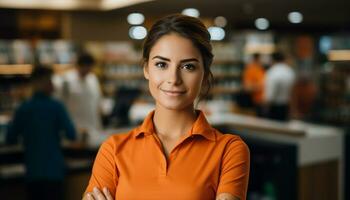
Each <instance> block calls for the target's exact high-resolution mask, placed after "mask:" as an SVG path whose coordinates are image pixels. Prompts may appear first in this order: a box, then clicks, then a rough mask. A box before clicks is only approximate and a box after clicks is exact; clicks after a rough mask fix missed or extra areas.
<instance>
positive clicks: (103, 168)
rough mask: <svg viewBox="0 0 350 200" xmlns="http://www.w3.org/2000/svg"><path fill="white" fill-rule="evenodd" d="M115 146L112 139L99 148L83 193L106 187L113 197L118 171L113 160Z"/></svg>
mask: <svg viewBox="0 0 350 200" xmlns="http://www.w3.org/2000/svg"><path fill="white" fill-rule="evenodd" d="M114 152H115V144H114V141H113V140H112V138H109V139H108V140H106V141H105V142H104V143H103V144H102V145H101V147H100V149H99V151H98V153H97V155H96V158H95V162H94V165H93V168H92V174H91V177H90V181H89V184H88V186H87V188H86V190H85V193H87V192H91V191H92V190H93V188H94V187H98V188H99V189H102V188H103V187H107V188H108V190H109V191H110V192H111V194H112V196H113V197H114V196H115V192H116V188H117V185H118V177H119V175H118V170H117V166H116V162H115V160H114Z"/></svg>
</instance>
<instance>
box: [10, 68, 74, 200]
mask: <svg viewBox="0 0 350 200" xmlns="http://www.w3.org/2000/svg"><path fill="white" fill-rule="evenodd" d="M52 74H53V72H52V69H50V68H48V67H45V66H36V67H34V69H33V72H32V74H31V82H32V84H33V96H32V97H31V98H30V99H28V100H27V101H25V102H23V103H22V104H21V105H20V106H19V107H18V108H17V109H16V111H15V114H14V117H13V120H12V122H11V123H10V124H9V128H8V131H7V134H6V142H7V143H8V144H15V143H17V142H18V139H19V138H21V142H22V144H23V148H24V162H25V166H26V175H25V179H26V182H27V184H28V185H27V193H28V194H27V195H28V197H29V198H28V199H43V200H44V199H63V180H64V175H65V164H64V157H63V152H62V149H61V138H62V136H63V133H64V134H65V136H66V137H67V138H68V139H70V140H75V139H76V130H75V127H74V125H73V123H72V121H71V119H70V117H69V115H68V113H67V111H66V109H65V107H64V105H63V104H62V103H61V102H59V101H58V100H55V99H54V98H52V97H51V94H52V92H53V84H52V82H51V77H52Z"/></svg>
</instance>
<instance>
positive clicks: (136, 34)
mask: <svg viewBox="0 0 350 200" xmlns="http://www.w3.org/2000/svg"><path fill="white" fill-rule="evenodd" d="M129 36H130V38H132V39H135V40H142V39H144V38H145V37H146V36H147V29H146V28H145V27H143V26H132V27H130V29H129Z"/></svg>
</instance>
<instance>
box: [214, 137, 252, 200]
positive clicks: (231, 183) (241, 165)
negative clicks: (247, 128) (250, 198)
mask: <svg viewBox="0 0 350 200" xmlns="http://www.w3.org/2000/svg"><path fill="white" fill-rule="evenodd" d="M249 169H250V155H249V149H248V146H247V145H246V144H245V143H244V142H243V141H242V140H235V141H233V142H231V143H230V144H228V146H227V149H226V151H225V154H224V156H223V159H222V163H221V175H220V181H219V186H218V189H217V194H220V193H230V194H232V195H234V196H237V197H239V198H240V200H245V199H246V193H247V189H248V180H249Z"/></svg>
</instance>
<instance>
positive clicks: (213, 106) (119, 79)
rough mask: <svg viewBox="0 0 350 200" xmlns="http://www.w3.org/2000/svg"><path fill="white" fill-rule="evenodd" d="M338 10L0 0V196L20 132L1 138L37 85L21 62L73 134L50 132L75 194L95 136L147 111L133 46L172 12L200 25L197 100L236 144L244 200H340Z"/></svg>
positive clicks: (170, 0) (342, 105)
mask: <svg viewBox="0 0 350 200" xmlns="http://www.w3.org/2000/svg"><path fill="white" fill-rule="evenodd" d="M349 8H350V1H346V0H318V1H311V0H306V1H301V0H297V1H287V0H280V1H273V0H264V1H262V0H215V1H213V0H201V1H199V0H187V1H183V0H154V1H152V0H128V1H126V0H125V1H124V0H46V1H43V0H17V1H10V0H0V19H1V21H0V197H1V199H6V200H7V199H11V200H15V199H18V200H19V199H26V191H28V188H27V186H26V183H27V182H28V178H27V176H28V174H26V169H27V167H26V165H27V162H28V161H27V159H28V157H26V156H28V154H26V151H28V148H26V147H25V146H24V145H23V141H22V142H21V140H24V141H25V137H23V136H22V137H21V135H20V134H21V133H15V135H16V134H18V138H19V142H17V143H11V144H10V143H9V142H8V141H7V137H8V136H7V135H8V133H9V132H11V131H9V130H10V129H11V128H10V127H11V126H12V125H11V124H13V126H16V124H15V123H14V122H15V120H14V119H15V116H16V115H17V114H15V113H17V112H16V110H18V109H19V107H20V106H21V105H23V103H24V102H27V101H29V100H31V99H33V98H35V97H36V96H35V94H36V93H38V88H37V87H33V85H32V84H31V83H32V79H31V73H32V71H33V69H34V68H36V67H37V66H38V65H39V64H45V65H46V66H49V68H51V69H52V70H53V72H54V73H53V75H52V76H50V77H49V78H50V79H51V80H52V86H53V88H52V89H53V91H51V93H49V94H48V96H52V97H53V98H54V99H56V101H58V102H60V103H62V105H64V107H65V108H66V109H67V112H68V115H69V118H70V119H71V121H72V123H73V125H74V127H75V130H76V131H75V132H76V136H77V140H76V141H73V142H71V141H68V140H67V139H65V138H64V137H63V136H64V135H62V140H61V138H57V140H59V141H60V142H61V144H62V146H61V150H62V152H63V157H64V161H65V164H66V168H65V176H64V178H63V179H62V180H63V183H64V184H63V186H62V187H63V190H62V191H63V192H62V193H63V196H62V197H61V198H62V199H67V200H70V199H80V198H81V195H82V193H83V191H84V189H85V187H86V186H87V182H88V179H89V176H90V172H91V167H92V162H93V160H94V157H95V155H96V153H97V150H98V148H99V145H100V144H101V142H102V141H103V140H105V139H106V138H107V137H108V136H109V135H110V134H115V133H121V132H126V131H128V130H131V129H132V128H134V127H135V126H137V125H138V124H139V123H140V122H141V121H142V120H143V118H144V117H145V116H146V115H147V113H148V112H149V111H151V110H152V109H153V108H154V102H153V99H152V97H151V96H150V94H149V92H148V84H147V82H146V80H145V79H144V78H143V74H142V66H141V65H140V61H141V54H142V49H141V48H142V42H143V39H144V38H145V37H146V36H147V31H148V30H149V29H150V26H151V25H152V24H153V23H154V22H155V21H156V20H157V19H159V18H161V17H163V16H166V15H168V14H172V13H183V14H186V15H190V16H194V17H198V18H199V19H200V20H201V21H202V22H203V23H204V24H205V25H206V26H207V28H208V30H209V32H210V35H211V40H212V45H213V53H214V55H215V56H214V61H213V64H212V66H211V70H212V72H213V75H214V84H213V87H212V89H211V91H210V93H209V95H208V97H207V98H206V99H205V100H203V101H201V102H199V103H198V105H197V106H198V109H202V110H203V111H204V112H205V113H206V116H207V117H208V119H209V121H210V122H211V124H212V125H213V126H214V127H216V128H218V129H219V130H221V131H222V132H224V133H234V134H238V135H240V136H241V137H242V138H243V139H244V141H245V142H246V143H247V144H248V146H249V148H250V151H251V175H250V181H249V189H248V197H247V199H249V200H277V199H283V200H296V199H298V200H316V199H317V200H322V199H324V200H335V199H341V200H343V199H350V194H349V188H350V178H349V173H350V172H349V170H350V169H349V165H350V163H349V160H350V152H349V149H350V148H349V147H350V146H349V145H350V144H349V136H350V129H349V127H350V12H349ZM276 52H277V53H278V55H277V60H276ZM280 55H282V58H283V57H284V58H285V59H278V58H281V56H280ZM41 89H42V88H41ZM39 106H40V105H39ZM34 112H36V111H34ZM18 113H19V112H18ZM33 116H35V113H34V114H33ZM47 120H49V119H47ZM42 123H43V124H45V123H48V121H45V120H43V121H42ZM13 130H16V129H13ZM33 131H34V130H33ZM33 137H34V136H33ZM35 137H40V136H35ZM21 138H22V139H21ZM34 140H36V141H38V140H40V139H39V138H37V139H35V138H34ZM29 159H30V157H29ZM51 160H55V158H53V157H48V159H47V160H45V162H51ZM52 162H53V161H52ZM47 170H48V171H50V169H47ZM60 180H61V179H60ZM39 199H40V198H39Z"/></svg>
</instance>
